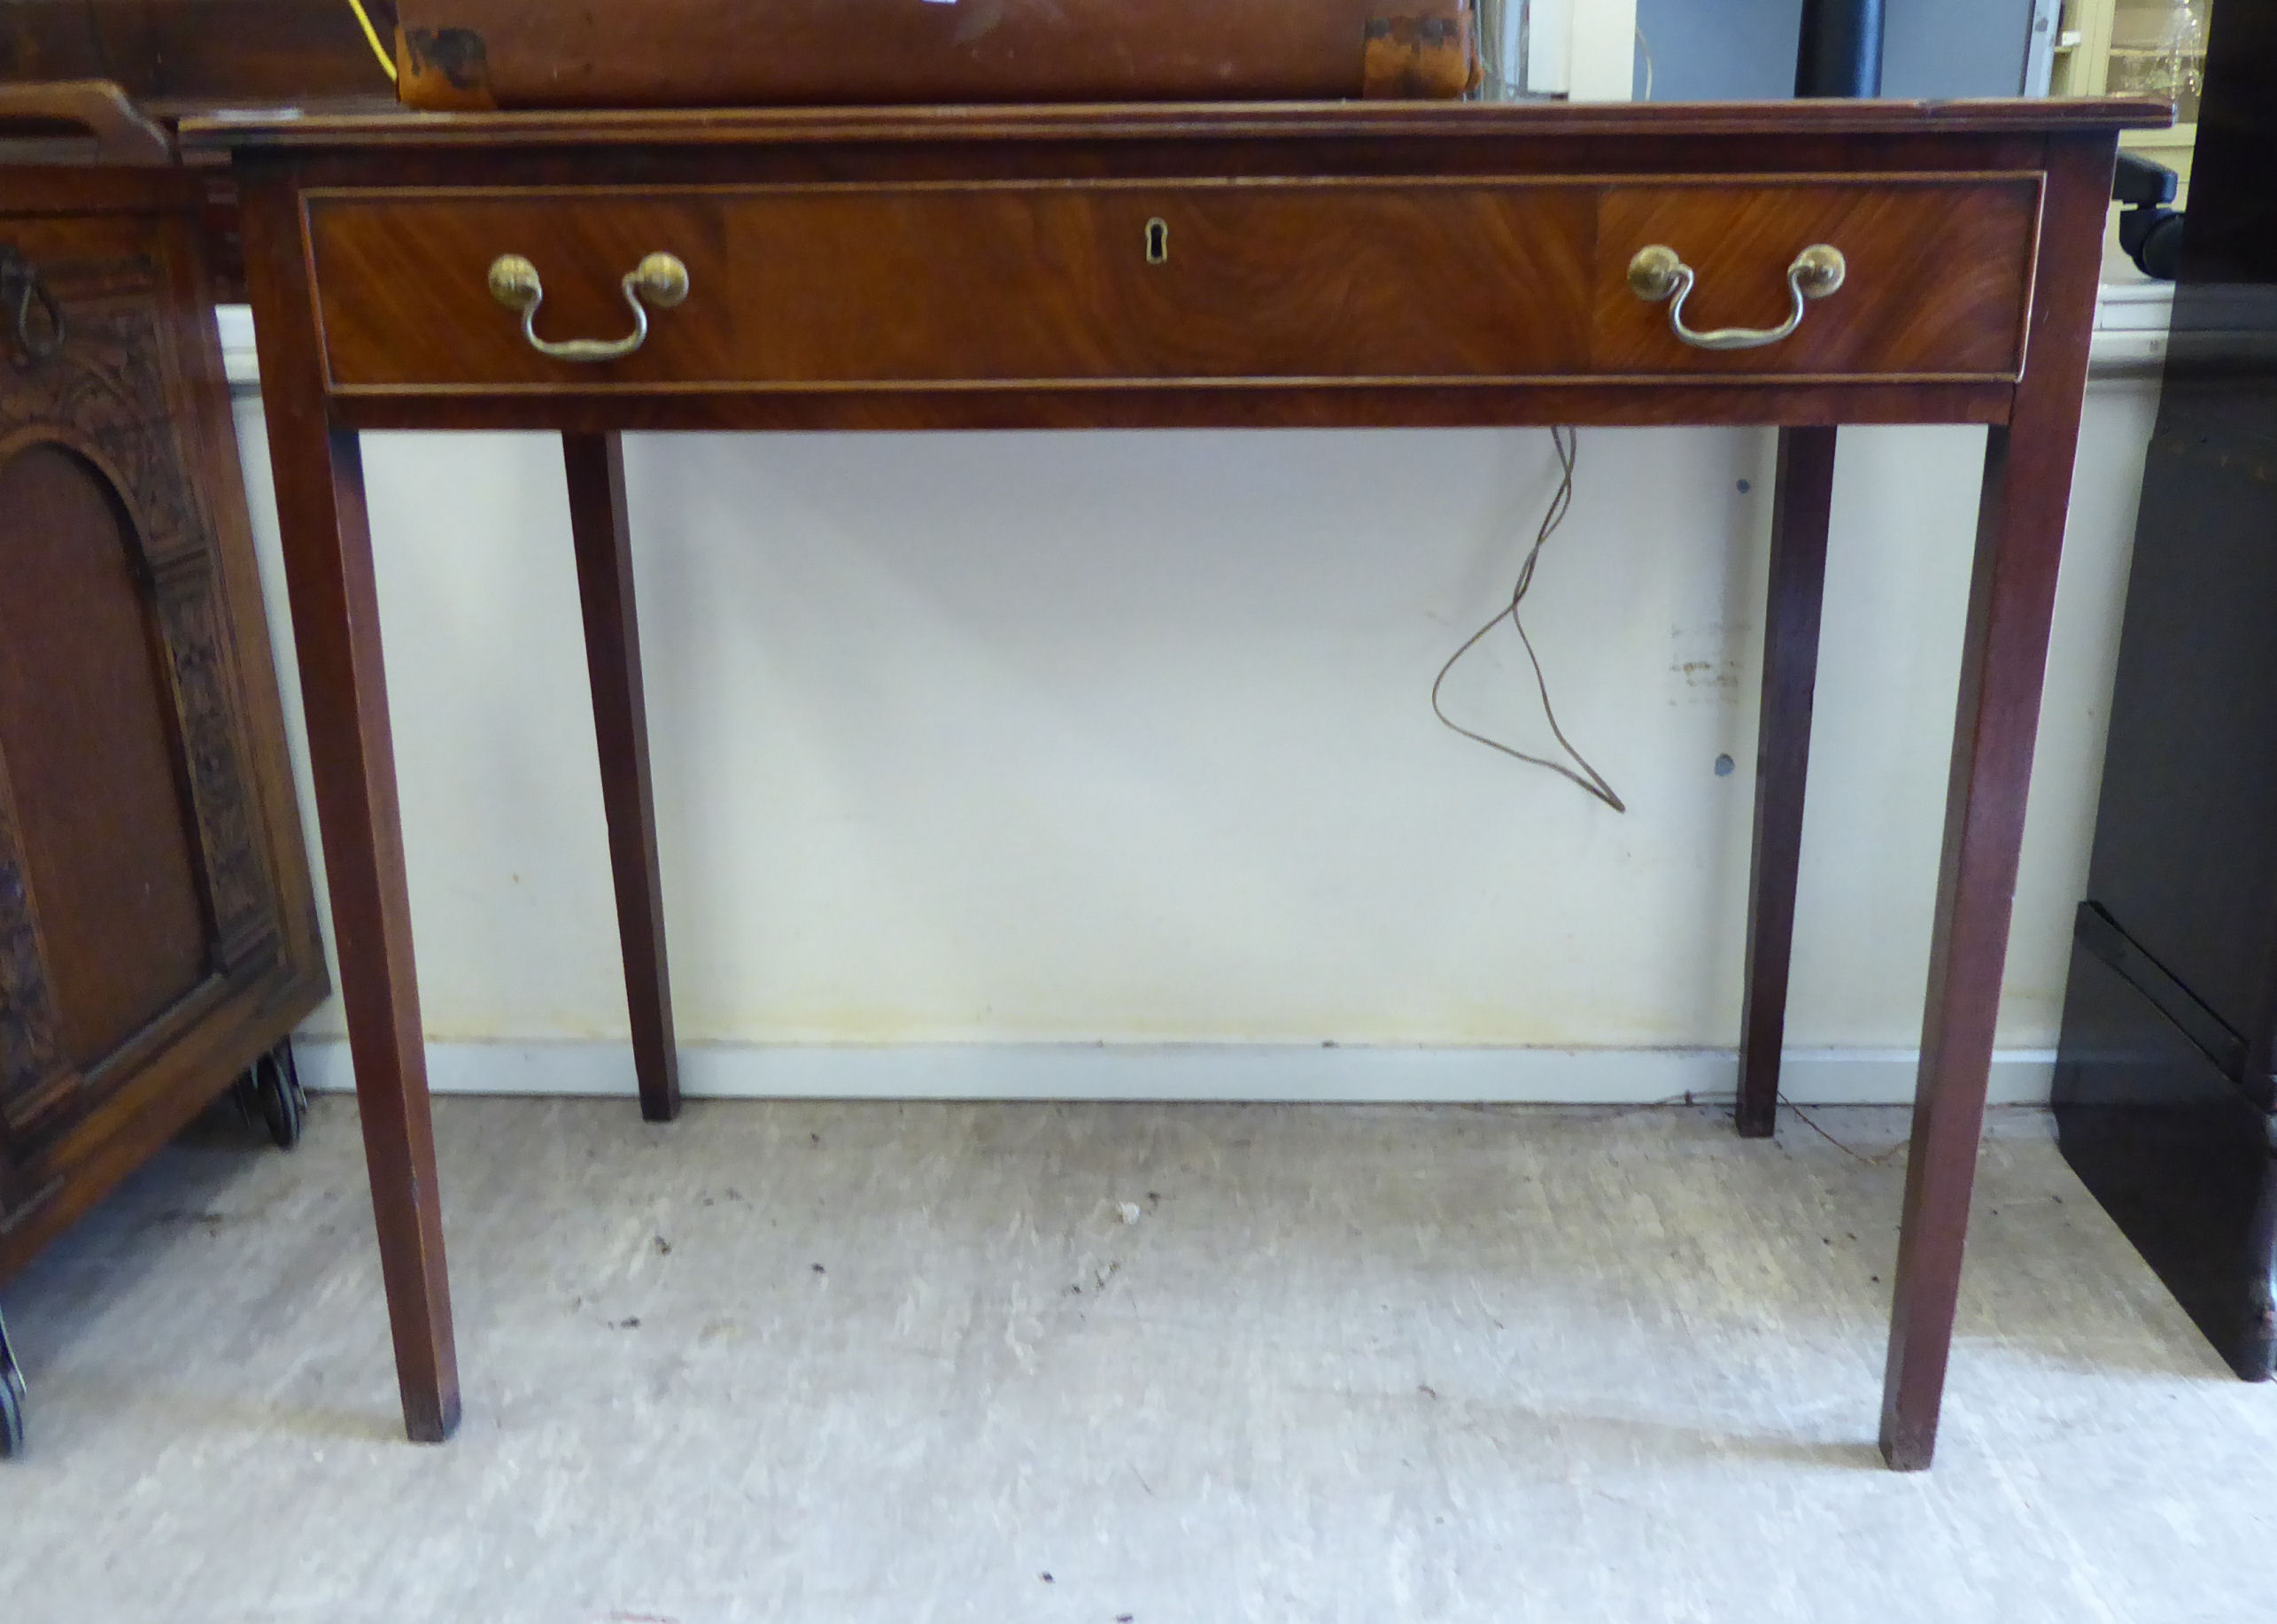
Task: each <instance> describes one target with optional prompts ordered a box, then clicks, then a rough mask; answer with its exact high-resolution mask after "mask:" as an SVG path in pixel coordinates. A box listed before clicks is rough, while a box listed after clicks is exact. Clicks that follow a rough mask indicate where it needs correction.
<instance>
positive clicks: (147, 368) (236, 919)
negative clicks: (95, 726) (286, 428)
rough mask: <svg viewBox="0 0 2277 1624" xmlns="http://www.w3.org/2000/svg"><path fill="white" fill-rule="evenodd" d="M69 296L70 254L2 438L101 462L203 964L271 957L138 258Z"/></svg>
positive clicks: (270, 917)
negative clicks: (177, 806) (163, 720)
mask: <svg viewBox="0 0 2277 1624" xmlns="http://www.w3.org/2000/svg"><path fill="white" fill-rule="evenodd" d="M100 268H101V271H102V273H104V274H99V275H94V276H91V277H89V278H88V282H89V291H88V292H87V293H86V294H85V295H83V296H81V297H74V289H73V284H72V282H70V281H69V280H67V277H68V275H69V267H58V269H57V270H56V271H55V272H53V273H50V275H51V280H52V281H53V282H55V285H56V288H57V291H58V293H59V294H60V295H61V296H62V298H63V300H64V304H65V306H66V311H67V315H68V321H69V328H68V334H67V336H66V341H65V343H64V344H63V345H62V347H61V349H60V350H59V351H58V352H57V353H55V354H54V355H53V356H51V357H50V358H48V359H46V360H41V361H36V362H32V363H29V364H26V363H25V362H24V360H23V359H22V358H20V357H17V358H13V359H14V360H15V361H16V364H15V365H12V366H10V367H6V368H5V369H4V370H0V443H5V442H7V441H9V440H11V439H19V438H20V437H24V436H27V435H28V436H31V437H50V438H54V439H58V440H60V441H62V442H63V443H65V444H66V445H70V446H71V447H72V448H73V449H74V450H76V451H78V452H81V454H83V455H85V456H87V457H88V458H89V460H90V461H92V462H94V463H95V464H96V465H97V467H99V468H102V469H103V470H104V472H105V475H106V476H108V477H109V478H110V479H111V481H112V483H113V484H114V485H115V486H116V487H117V490H118V494H119V496H120V499H121V500H122V501H124V502H125V504H126V505H127V507H128V512H129V513H130V514H131V515H132V517H133V520H134V524H133V527H132V528H133V530H134V533H135V539H136V545H138V546H139V548H140V549H141V556H140V557H139V558H138V559H137V560H136V566H137V568H138V569H139V570H140V572H141V573H142V576H143V579H144V581H145V582H146V583H147V584H148V588H149V591H150V592H151V600H152V607H153V608H154V610H155V612H156V615H157V619H158V623H159V633H160V636H161V638H162V639H163V641H164V643H165V645H166V654H167V666H168V670H169V676H170V678H171V682H172V687H173V693H174V706H175V709H176V713H177V715H178V718H179V722H180V726H181V739H182V751H183V764H184V767H185V769H186V772H187V777H188V779H189V785H190V802H191V806H192V808H193V810H194V814H195V817H196V822H197V839H198V846H199V850H200V855H201V857H202V867H203V870H204V877H205V885H206V887H207V894H208V900H209V904H210V906H211V908H212V909H213V932H214V940H213V957H214V968H215V969H216V970H219V971H241V970H244V969H247V968H250V967H252V965H253V964H255V963H261V962H266V961H267V960H268V959H269V958H271V957H273V956H274V954H275V948H276V942H277V934H276V922H275V898H274V894H273V892H272V888H271V884H270V880H269V877H268V874H267V867H266V865H265V863H264V861H263V857H262V853H261V847H260V841H259V828H260V824H259V813H258V810H257V808H255V807H254V806H253V804H252V800H251V790H250V786H249V782H248V778H247V774H246V770H245V763H244V759H243V750H244V746H243V742H242V741H243V739H244V726H243V723H242V718H241V717H240V715H239V714H238V712H237V710H236V704H235V701H234V697H233V696H234V693H235V689H236V684H235V682H234V681H233V678H232V673H231V669H230V651H229V647H228V638H227V634H226V632H225V630H224V623H223V615H222V609H221V603H220V601H219V599H218V597H217V593H218V590H219V586H220V583H219V580H218V578H217V576H216V574H215V571H214V568H213V558H214V551H215V544H214V538H213V535H212V533H211V530H210V529H209V527H208V524H207V522H206V519H205V514H204V511H203V510H202V509H201V507H199V505H198V504H197V499H196V498H195V496H194V494H193V488H192V484H191V474H190V468H191V459H190V455H189V453H188V451H187V448H186V447H185V446H184V445H182V441H181V438H180V434H179V429H178V427H177V422H176V417H175V414H174V411H173V410H172V409H171V406H170V404H169V402H168V400H167V380H166V375H165V374H164V372H163V371H162V365H163V363H162V361H161V360H160V357H161V356H162V355H163V354H164V353H165V349H164V344H163V338H162V334H161V331H160V329H159V319H158V314H157V308H156V303H157V298H158V288H157V285H156V282H155V278H154V276H153V275H152V274H151V270H150V267H148V266H147V265H143V264H141V263H139V262H136V264H135V265H134V266H133V267H129V268H128V269H127V271H126V272H125V274H123V275H122V274H121V270H120V267H100Z"/></svg>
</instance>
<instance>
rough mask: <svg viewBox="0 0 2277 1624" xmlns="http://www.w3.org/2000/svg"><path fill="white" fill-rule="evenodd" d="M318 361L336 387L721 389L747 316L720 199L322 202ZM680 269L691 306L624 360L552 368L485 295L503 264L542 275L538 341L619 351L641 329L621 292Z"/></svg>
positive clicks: (665, 319)
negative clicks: (660, 264) (644, 264)
mask: <svg viewBox="0 0 2277 1624" xmlns="http://www.w3.org/2000/svg"><path fill="white" fill-rule="evenodd" d="M308 231H309V243H310V248H311V251H312V253H313V255H314V263H315V267H316V297H317V305H318V310H319V313H320V315H321V319H322V322H323V329H324V351H325V357H326V360H327V362H328V364H329V367H330V371H331V376H332V380H333V382H334V383H336V384H345V385H376V386H383V387H384V386H389V385H396V386H402V385H433V384H483V385H489V386H500V385H504V386H507V387H511V386H514V385H516V384H522V385H546V384H554V385H560V384H562V383H582V384H591V383H636V384H644V385H651V386H653V385H655V384H659V383H706V382H726V381H729V380H732V378H734V376H735V375H736V373H735V362H736V355H735V322H736V311H737V304H736V300H735V298H733V293H734V289H733V287H732V282H731V279H730V276H729V274H728V259H727V253H726V250H725V247H724V242H723V237H722V232H721V228H720V207H719V204H718V202H717V200H716V198H712V197H701V196H698V197H662V198H649V197H621V196H620V197H609V196H607V195H605V194H604V195H601V196H600V197H596V196H595V195H594V194H591V193H569V194H564V195H562V196H558V197H554V196H546V195H544V194H538V195H519V196H515V195H501V194H497V193H487V194H468V195H461V196H459V197H443V196H436V195H432V194H430V195H426V196H424V197H401V196H399V195H390V194H376V195H366V196H365V197H357V198H355V199H353V200H352V201H333V200H328V199H325V198H322V197H312V198H311V199H310V200H309V206H308ZM655 252H665V253H670V254H675V255H677V256H678V258H679V259H681V261H682V262H683V263H685V265H686V267H687V269H688V285H689V289H690V292H689V297H688V298H687V299H686V301H685V303H683V304H681V305H678V306H677V307H676V308H673V309H670V310H659V311H656V312H654V313H653V315H652V316H651V318H650V321H649V331H648V337H647V342H646V343H644V344H642V345H641V346H640V348H639V350H637V351H636V352H633V353H632V354H631V355H629V356H627V357H625V358H624V359H623V360H618V361H610V362H608V363H606V364H602V365H595V364H592V363H579V362H575V361H561V360H551V359H549V358H547V357H546V356H544V355H542V354H540V353H538V351H537V350H535V349H533V348H532V347H531V344H529V342H528V341H527V340H526V339H525V338H524V337H523V334H522V321H521V317H520V315H519V313H517V312H515V311H514V310H510V309H508V308H507V306H505V305H501V304H500V303H499V302H498V300H497V299H495V298H492V295H491V291H490V267H491V263H492V260H494V259H497V258H498V257H499V256H500V255H501V254H520V255H522V256H523V257H524V258H526V259H529V260H530V261H531V264H533V265H534V266H536V267H537V269H538V276H539V278H540V279H541V281H542V282H543V286H544V291H545V298H544V299H543V301H542V302H541V304H540V305H539V306H538V313H537V318H536V321H535V322H534V323H533V329H534V330H535V332H536V333H537V335H538V336H539V337H540V338H544V339H547V340H557V341H558V340H562V339H570V338H600V339H608V338H621V337H623V336H626V335H627V334H629V333H630V332H631V330H632V328H633V325H634V317H633V314H632V312H631V309H630V308H629V307H628V306H627V305H626V303H625V298H624V293H623V286H622V282H623V277H624V275H625V273H626V272H628V271H630V270H631V269H632V268H633V267H635V266H637V265H639V263H640V261H641V259H642V258H643V257H644V256H646V255H647V254H650V253H655Z"/></svg>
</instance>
